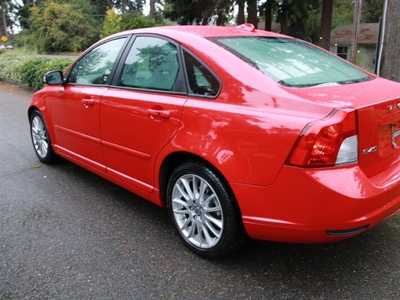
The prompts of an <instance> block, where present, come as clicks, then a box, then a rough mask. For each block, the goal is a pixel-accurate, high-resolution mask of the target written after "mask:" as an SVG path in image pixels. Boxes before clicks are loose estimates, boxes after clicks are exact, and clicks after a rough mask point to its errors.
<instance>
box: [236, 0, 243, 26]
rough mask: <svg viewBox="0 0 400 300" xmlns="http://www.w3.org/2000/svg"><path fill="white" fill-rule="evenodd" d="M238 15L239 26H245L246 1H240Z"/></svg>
mask: <svg viewBox="0 0 400 300" xmlns="http://www.w3.org/2000/svg"><path fill="white" fill-rule="evenodd" d="M237 4H238V15H237V21H236V22H237V24H238V25H241V24H244V22H245V20H244V0H238V1H237Z"/></svg>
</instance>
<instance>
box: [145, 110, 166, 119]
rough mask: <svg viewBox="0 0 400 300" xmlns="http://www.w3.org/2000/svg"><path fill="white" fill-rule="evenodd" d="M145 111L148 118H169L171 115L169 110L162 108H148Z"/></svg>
mask: <svg viewBox="0 0 400 300" xmlns="http://www.w3.org/2000/svg"><path fill="white" fill-rule="evenodd" d="M147 112H148V113H149V115H150V118H152V119H154V118H163V119H169V118H170V116H171V112H170V111H169V110H163V109H148V110H147Z"/></svg>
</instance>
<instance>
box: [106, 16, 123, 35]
mask: <svg viewBox="0 0 400 300" xmlns="http://www.w3.org/2000/svg"><path fill="white" fill-rule="evenodd" d="M122 28H123V22H122V16H120V15H117V13H116V12H115V10H114V9H109V10H107V13H106V17H105V19H104V22H103V33H102V34H101V37H106V36H108V35H110V34H113V33H117V32H119V31H121V30H122Z"/></svg>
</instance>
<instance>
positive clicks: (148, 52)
mask: <svg viewBox="0 0 400 300" xmlns="http://www.w3.org/2000/svg"><path fill="white" fill-rule="evenodd" d="M177 54H178V53H177V49H176V46H175V45H173V44H172V43H170V42H168V41H166V40H163V39H160V38H156V37H143V36H140V37H137V38H136V40H135V42H134V43H133V46H132V48H131V50H130V52H129V54H128V56H127V58H126V61H125V63H124V66H123V70H122V73H121V77H120V80H119V83H118V85H120V86H126V87H135V88H144V89H155V90H163V91H173V90H174V86H175V82H176V80H177V77H178V72H179V61H178V55H177Z"/></svg>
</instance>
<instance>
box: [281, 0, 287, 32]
mask: <svg viewBox="0 0 400 300" xmlns="http://www.w3.org/2000/svg"><path fill="white" fill-rule="evenodd" d="M282 10H283V11H282V13H283V15H282V21H281V33H283V34H287V27H288V15H289V0H283V3H282Z"/></svg>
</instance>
